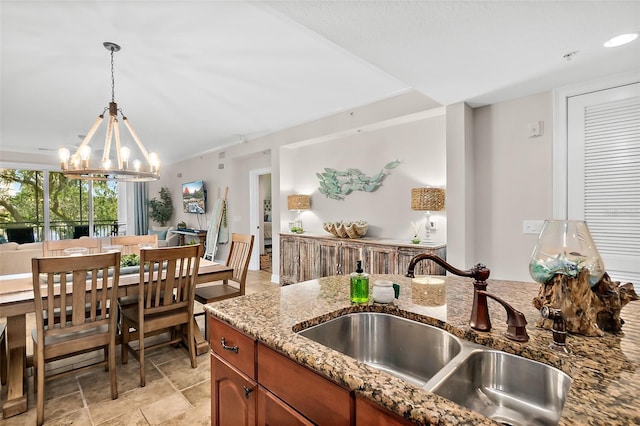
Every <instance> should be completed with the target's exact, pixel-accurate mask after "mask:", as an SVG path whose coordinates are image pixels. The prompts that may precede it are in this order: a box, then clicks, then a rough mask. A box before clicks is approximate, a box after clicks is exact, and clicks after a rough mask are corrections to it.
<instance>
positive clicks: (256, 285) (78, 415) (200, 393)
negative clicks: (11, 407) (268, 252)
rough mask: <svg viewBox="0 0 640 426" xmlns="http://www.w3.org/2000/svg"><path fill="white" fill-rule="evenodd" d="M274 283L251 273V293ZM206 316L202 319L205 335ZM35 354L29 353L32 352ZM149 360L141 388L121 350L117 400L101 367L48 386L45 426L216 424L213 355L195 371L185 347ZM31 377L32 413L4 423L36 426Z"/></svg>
mask: <svg viewBox="0 0 640 426" xmlns="http://www.w3.org/2000/svg"><path fill="white" fill-rule="evenodd" d="M270 279H271V273H270V272H267V271H249V272H248V273H247V288H246V292H247V294H251V293H256V292H260V291H265V290H269V289H273V288H277V287H278V284H274V283H271V282H270ZM195 309H199V306H196V308H195ZM204 318H205V317H204V316H199V317H198V323H199V325H200V328H201V329H202V330H203V331H204ZM33 321H34V319H33V317H30V318H29V317H28V318H27V327H28V328H29V329H31V328H33V327H34V322H33ZM29 335H30V333H29ZM159 337H160V336H159ZM30 350H32V349H30V348H28V349H27V351H28V352H29V351H30ZM96 356H102V353H101V352H100V353H96V352H94V353H90V354H85V355H82V356H79V357H77V358H75V359H73V360H61V361H58V362H57V363H52V366H51V367H50V368H51V369H60V370H64V369H68V368H69V366H70V365H80V364H87V363H91V362H93V361H94V360H95V357H96ZM146 360H147V363H146V377H147V385H146V386H145V387H144V388H141V387H140V386H139V380H140V379H139V377H140V376H139V366H140V365H139V364H138V362H137V361H136V360H135V359H132V358H131V357H130V359H129V363H128V364H127V365H122V364H121V363H120V351H119V350H118V354H117V359H116V369H117V376H118V393H119V395H118V399H116V400H112V399H111V397H110V391H109V373H108V372H106V371H104V370H103V369H101V368H96V369H93V370H89V371H86V372H82V373H79V374H77V375H72V376H67V377H64V378H60V379H57V380H52V381H50V382H47V384H46V386H45V408H44V416H45V425H71V424H73V425H91V426H93V425H101V426H103V425H105V426H106V425H123V426H124V425H137V426H144V425H161V424H163V425H185V426H186V425H188V426H196V425H210V424H211V406H210V396H211V390H210V371H209V354H204V355H200V356H198V358H197V361H198V367H197V368H195V369H192V368H191V365H190V363H189V354H188V353H187V350H186V349H185V348H182V347H179V348H174V347H165V348H161V349H158V350H157V351H152V352H149V353H148V355H147V357H146ZM28 379H29V380H28V398H29V410H28V411H27V412H26V413H23V414H21V415H19V416H15V417H11V418H8V419H0V424H2V426H13V425H21V426H22V425H32V424H35V422H36V400H35V396H34V394H33V375H32V374H31V372H29V377H28ZM6 393H7V387H6V386H3V387H2V391H1V392H0V401H2V402H4V401H5V400H6Z"/></svg>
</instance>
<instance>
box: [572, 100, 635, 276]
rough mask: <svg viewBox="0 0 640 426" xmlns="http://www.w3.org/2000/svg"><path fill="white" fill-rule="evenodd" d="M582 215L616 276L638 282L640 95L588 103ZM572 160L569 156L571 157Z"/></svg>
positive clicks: (586, 110) (585, 119) (585, 117)
mask: <svg viewBox="0 0 640 426" xmlns="http://www.w3.org/2000/svg"><path fill="white" fill-rule="evenodd" d="M584 114H585V115H584V124H585V127H584V132H585V133H584V218H585V220H586V221H587V223H588V225H589V230H590V231H591V234H592V236H593V239H594V241H595V243H596V246H597V247H598V250H599V251H600V254H601V255H602V256H603V257H611V258H613V259H617V261H615V262H609V263H613V264H611V265H609V264H607V263H605V267H606V268H607V272H609V275H611V276H612V278H614V279H615V280H619V281H622V282H627V281H632V282H634V283H635V284H636V285H638V283H640V273H635V271H637V270H638V268H637V264H636V265H635V267H634V266H632V265H631V264H629V263H630V262H638V261H640V97H634V98H628V99H623V100H618V101H613V102H607V103H602V104H598V105H591V106H587V107H586V108H585V109H584ZM569 161H571V159H569Z"/></svg>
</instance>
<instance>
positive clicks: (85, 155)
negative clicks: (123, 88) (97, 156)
mask: <svg viewBox="0 0 640 426" xmlns="http://www.w3.org/2000/svg"><path fill="white" fill-rule="evenodd" d="M90 156H91V147H90V146H89V145H85V146H83V147H82V149H81V150H80V160H82V167H84V168H85V169H87V168H89V157H90Z"/></svg>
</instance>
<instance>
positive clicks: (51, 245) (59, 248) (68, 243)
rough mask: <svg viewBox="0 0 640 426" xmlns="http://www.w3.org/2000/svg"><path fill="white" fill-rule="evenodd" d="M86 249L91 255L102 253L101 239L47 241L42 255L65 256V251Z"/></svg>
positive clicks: (43, 246)
mask: <svg viewBox="0 0 640 426" xmlns="http://www.w3.org/2000/svg"><path fill="white" fill-rule="evenodd" d="M76 247H82V248H86V249H87V250H88V252H89V254H96V253H100V251H101V249H102V244H101V241H100V239H99V238H77V239H69V240H45V241H43V242H42V255H43V256H45V257H50V256H65V253H64V251H65V250H66V249H69V248H76Z"/></svg>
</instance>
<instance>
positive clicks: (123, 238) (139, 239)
mask: <svg viewBox="0 0 640 426" xmlns="http://www.w3.org/2000/svg"><path fill="white" fill-rule="evenodd" d="M111 244H112V245H118V246H122V254H137V255H139V254H140V244H153V245H154V247H158V236H157V235H156V234H153V235H118V236H115V237H111Z"/></svg>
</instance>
